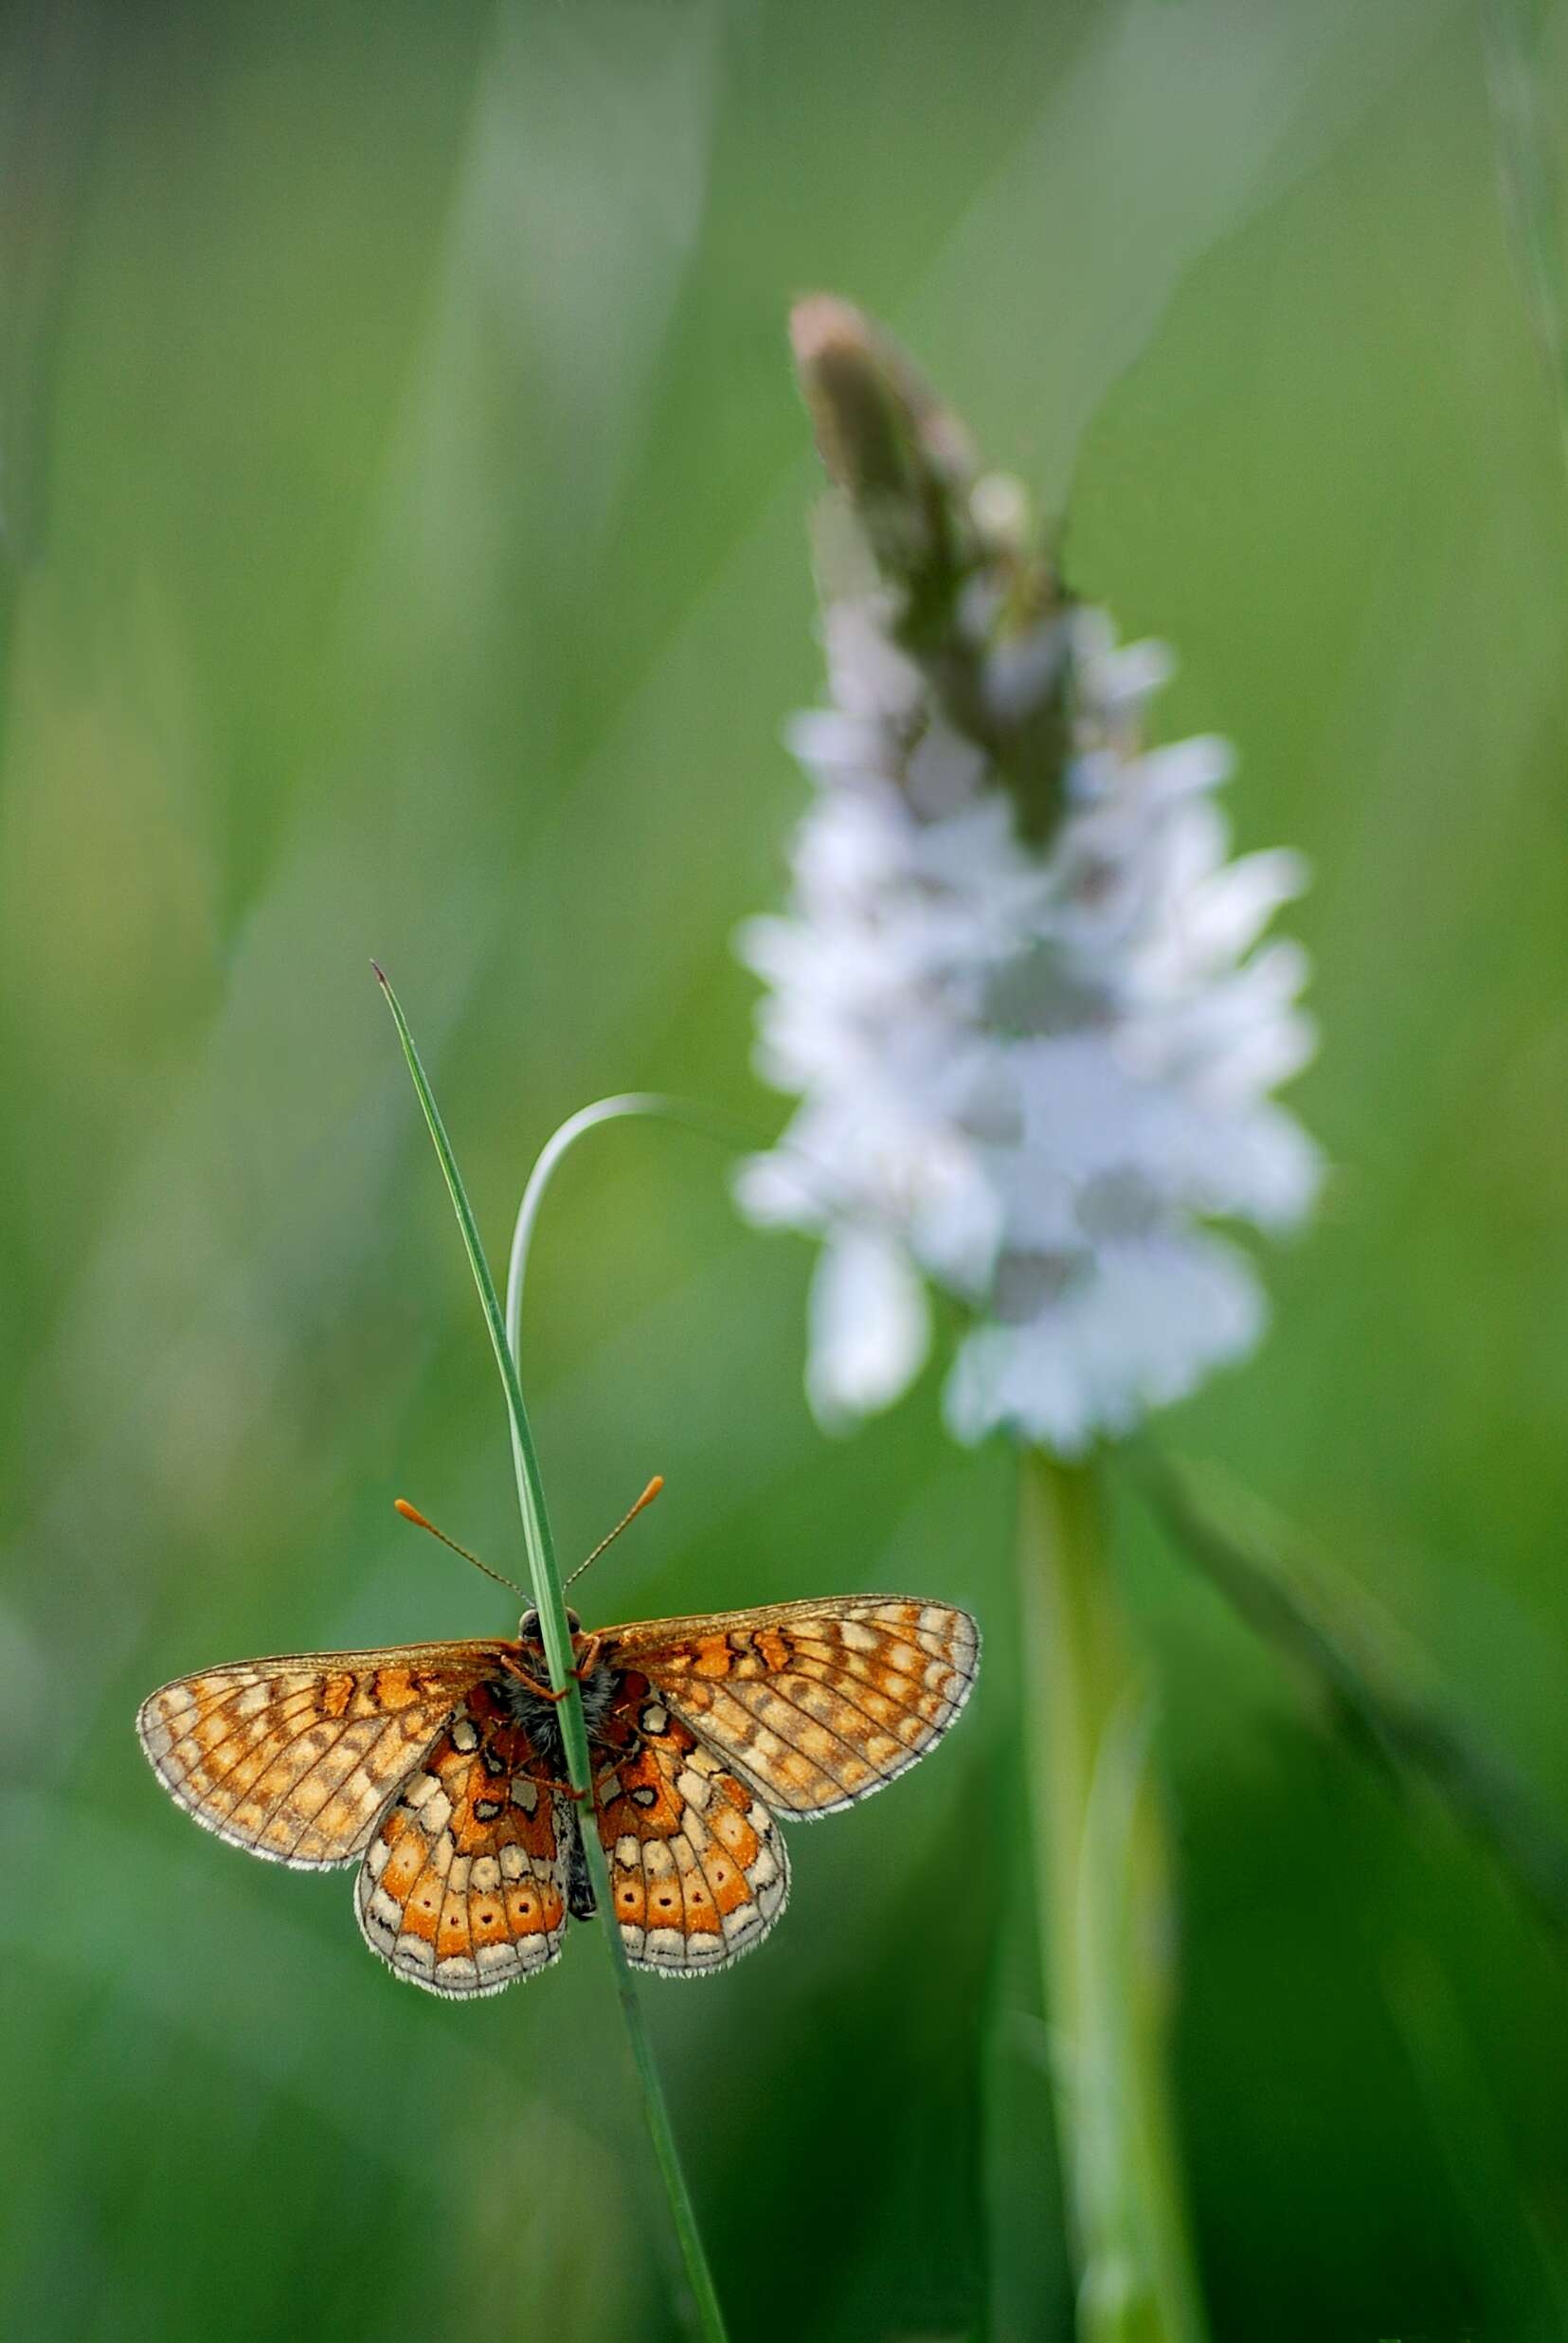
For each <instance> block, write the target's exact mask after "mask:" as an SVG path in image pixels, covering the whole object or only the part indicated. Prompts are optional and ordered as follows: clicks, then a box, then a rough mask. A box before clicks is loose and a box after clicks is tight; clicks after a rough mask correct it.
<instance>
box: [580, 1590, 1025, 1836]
mask: <svg viewBox="0 0 1568 2343" xmlns="http://www.w3.org/2000/svg"><path fill="white" fill-rule="evenodd" d="M604 1652H605V1657H606V1658H607V1659H609V1660H610V1661H612V1662H613V1663H615V1664H616V1665H618V1666H625V1665H626V1664H627V1663H628V1662H631V1663H634V1664H635V1665H636V1666H637V1667H639V1668H640V1669H642V1670H643V1671H644V1672H645V1673H646V1675H647V1676H648V1678H649V1680H650V1681H651V1682H652V1684H653V1685H655V1686H656V1687H657V1688H658V1691H660V1692H661V1693H662V1694H663V1695H664V1697H665V1699H666V1700H667V1701H668V1702H669V1704H670V1706H671V1707H672V1709H674V1711H675V1713H676V1716H677V1717H679V1718H681V1719H682V1720H683V1721H684V1722H685V1723H686V1724H688V1725H689V1726H690V1727H691V1729H692V1730H693V1731H694V1733H696V1734H697V1735H698V1736H699V1737H700V1738H701V1739H703V1740H705V1741H706V1742H707V1743H708V1744H709V1745H710V1747H712V1749H714V1750H715V1751H717V1752H718V1754H719V1755H720V1756H721V1757H724V1759H725V1760H726V1762H727V1763H728V1764H730V1766H732V1767H733V1769H734V1771H735V1772H736V1773H737V1774H738V1775H740V1776H741V1778H742V1779H743V1780H745V1781H747V1782H748V1783H749V1784H750V1786H751V1788H752V1789H753V1790H754V1791H755V1792H756V1793H757V1795H758V1796H759V1797H761V1798H764V1799H766V1802H767V1804H768V1805H769V1806H771V1807H775V1808H777V1809H778V1810H779V1811H780V1812H781V1813H784V1814H790V1815H796V1816H799V1817H800V1819H801V1820H802V1821H807V1820H812V1819H814V1818H815V1817H816V1816H817V1815H819V1814H833V1813H837V1812H838V1811H839V1809H840V1808H842V1807H846V1806H853V1805H854V1804H855V1802H856V1799H859V1798H866V1797H870V1795H871V1794H872V1793H873V1791H875V1790H881V1789H882V1788H884V1787H885V1785H886V1784H887V1783H889V1782H891V1781H895V1780H896V1779H897V1777H898V1775H900V1774H903V1773H906V1772H907V1771H908V1770H909V1768H910V1766H911V1765H913V1764H915V1763H916V1762H917V1761H918V1760H919V1759H920V1758H921V1757H924V1756H925V1755H926V1752H927V1751H928V1749H930V1748H931V1747H932V1746H933V1745H934V1744H935V1743H936V1742H937V1741H938V1740H940V1739H941V1738H942V1736H943V1734H944V1733H946V1730H947V1727H948V1726H949V1725H950V1724H951V1723H952V1721H953V1720H954V1718H955V1717H956V1716H957V1715H958V1713H959V1711H960V1709H961V1708H962V1707H963V1706H964V1702H965V1701H966V1700H967V1699H968V1697H969V1693H970V1689H971V1687H972V1686H973V1684H974V1681H975V1674H976V1670H977V1669H978V1667H979V1665H980V1631H979V1630H978V1628H977V1627H976V1625H975V1622H974V1620H973V1619H972V1618H971V1617H970V1616H969V1614H968V1613H967V1612H966V1611H957V1610H954V1609H953V1608H952V1607H951V1606H950V1605H948V1604H946V1603H927V1602H921V1601H919V1600H918V1599H916V1598H914V1597H911V1596H906V1595H847V1596H840V1597H838V1599H836V1600H828V1601H822V1602H800V1603H775V1604H771V1605H767V1606H766V1607H764V1608H761V1609H758V1610H753V1611H729V1612H712V1613H708V1614H707V1615H706V1616H699V1617H694V1618H689V1619H651V1620H649V1621H648V1622H647V1623H646V1624H645V1625H642V1626H639V1627H628V1628H617V1629H611V1630H610V1631H608V1633H607V1634H606V1635H605V1638H604Z"/></svg>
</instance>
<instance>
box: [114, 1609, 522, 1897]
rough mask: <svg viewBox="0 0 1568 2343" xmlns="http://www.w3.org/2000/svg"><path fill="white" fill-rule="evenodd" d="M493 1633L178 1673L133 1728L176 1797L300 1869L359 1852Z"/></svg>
mask: <svg viewBox="0 0 1568 2343" xmlns="http://www.w3.org/2000/svg"><path fill="white" fill-rule="evenodd" d="M495 1649H496V1647H495V1646H494V1645H493V1644H481V1643H472V1644H470V1643H451V1644H429V1645H423V1644H422V1645H411V1646H408V1647H406V1648H405V1649H387V1650H381V1651H337V1652H301V1653H298V1654H296V1655H295V1656H293V1657H289V1658H281V1659H270V1660H248V1661H243V1662H240V1663H238V1664H237V1665H235V1666H233V1667H213V1668H208V1669H207V1670H206V1671H205V1672H204V1673H203V1674H201V1675H196V1676H182V1677H180V1678H179V1679H177V1681H176V1682H174V1683H173V1684H167V1685H163V1686H162V1687H161V1689H160V1690H158V1691H156V1692H154V1693H153V1694H151V1695H150V1696H149V1698H148V1699H147V1700H145V1701H144V1702H143V1703H142V1705H141V1707H140V1709H139V1711H138V1712H137V1716H136V1731H137V1734H138V1736H139V1737H140V1740H141V1745H142V1747H143V1749H144V1750H145V1751H146V1753H147V1756H148V1757H149V1759H150V1761H151V1763H152V1766H153V1772H154V1773H155V1774H156V1775H157V1777H158V1779H159V1780H160V1781H161V1782H162V1784H163V1786H164V1788H165V1789H166V1790H167V1791H168V1792H169V1793H170V1795H171V1797H172V1798H173V1799H174V1801H175V1802H176V1804H177V1805H179V1806H182V1807H184V1809H185V1811H186V1812H187V1813H188V1814H189V1815H191V1816H192V1817H193V1818H194V1819H195V1820H196V1821H197V1822H199V1823H201V1824H202V1825H203V1827H204V1828H205V1829H208V1830H214V1831H216V1832H217V1834H218V1836H219V1837H220V1838H223V1839H226V1840H228V1842H229V1843H230V1845H231V1846H235V1847H244V1848H245V1849H247V1851H248V1852H249V1853H251V1854H254V1855H263V1856H265V1857H266V1858H267V1859H268V1860H269V1861H271V1862H274V1863H286V1864H292V1865H296V1866H297V1867H298V1868H300V1869H317V1868H325V1867H330V1866H332V1865H336V1864H344V1863H351V1862H352V1861H353V1860H354V1858H355V1856H356V1855H358V1854H359V1853H361V1851H362V1850H363V1849H364V1847H366V1845H367V1844H368V1843H369V1838H370V1834H371V1832H372V1830H373V1829H374V1828H375V1822H376V1817H377V1816H378V1814H379V1813H380V1812H381V1811H382V1809H383V1807H384V1806H385V1805H386V1803H387V1799H388V1798H389V1797H390V1795H391V1794H392V1792H393V1790H394V1789H395V1788H396V1786H397V1784H398V1782H399V1781H400V1779H401V1778H402V1777H403V1775H405V1774H406V1773H407V1771H408V1769H409V1767H410V1766H411V1765H412V1764H413V1763H414V1762H415V1760H416V1759H417V1758H418V1757H419V1755H420V1753H421V1752H422V1750H424V1748H425V1747H427V1746H428V1744H429V1742H430V1740H431V1739H433V1737H434V1736H435V1734H436V1733H437V1732H439V1730H440V1729H441V1726H442V1723H443V1722H444V1721H445V1720H446V1719H447V1718H448V1717H449V1716H450V1715H451V1713H452V1710H453V1708H454V1706H455V1705H456V1703H458V1702H459V1701H460V1699H461V1698H462V1696H463V1694H464V1693H465V1692H466V1691H467V1690H468V1688H469V1686H470V1685H473V1684H474V1683H475V1682H476V1681H477V1680H478V1678H479V1677H480V1676H481V1675H483V1674H484V1673H486V1672H487V1671H488V1670H489V1669H490V1668H491V1667H493V1666H494V1665H495V1660H494V1654H495Z"/></svg>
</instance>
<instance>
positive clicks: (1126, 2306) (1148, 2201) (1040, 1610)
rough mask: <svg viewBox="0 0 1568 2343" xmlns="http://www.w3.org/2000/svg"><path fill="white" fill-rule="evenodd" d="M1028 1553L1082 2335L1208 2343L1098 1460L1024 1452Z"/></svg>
mask: <svg viewBox="0 0 1568 2343" xmlns="http://www.w3.org/2000/svg"><path fill="white" fill-rule="evenodd" d="M1021 1472H1022V1486H1021V1491H1020V1509H1019V1537H1018V1569H1019V1582H1020V1583H1019V1592H1020V1601H1021V1610H1022V1620H1023V1668H1024V1709H1025V1725H1026V1734H1027V1739H1028V1745H1029V1757H1030V1764H1029V1779H1030V1785H1031V1795H1032V1801H1033V1811H1034V1835H1035V1846H1036V1866H1035V1867H1036V1893H1037V1895H1038V1899H1039V1934H1040V1943H1041V1947H1042V1950H1043V1952H1044V1954H1045V1956H1046V1962H1047V1971H1048V2007H1049V2009H1050V2010H1051V2015H1052V2022H1053V2031H1054V2036H1055V2039H1056V2042H1057V2045H1058V2058H1057V2062H1056V2064H1057V2074H1056V2094H1057V2110H1058V2125H1059V2129H1060V2133H1061V2142H1062V2162H1063V2166H1064V2168H1065V2170H1066V2172H1067V2173H1068V2175H1069V2195H1070V2199H1071V2205H1070V2211H1071V2216H1072V2229H1073V2235H1074V2244H1075V2247H1076V2255H1077V2262H1078V2269H1079V2278H1080V2282H1079V2292H1078V2334H1079V2337H1080V2343H1203V2339H1204V2337H1205V2334H1206V2326H1205V2320H1204V2316H1203V2310H1202V2304H1201V2297H1200V2293H1199V2285H1198V2280H1197V2277H1196V2274H1195V2270H1194V2265H1193V2259H1192V2250H1191V2245H1190V2242H1189V2239H1188V2234H1187V2221H1186V2213H1185V2208H1184V2206H1183V2203H1182V2196H1181V2182H1180V2177H1179V2170H1180V2167H1179V2159H1178V2156H1177V2152H1176V2146H1175V2137H1174V2127H1173V2123H1172V2116H1171V2108H1170V2100H1169V2090H1168V2083H1167V2078H1166V2067H1165V2051H1166V2032H1167V2023H1168V2016H1169V2002H1170V1982H1171V1976H1170V1962H1171V1933H1170V1923H1169V1913H1168V1892H1167V1866H1166V1857H1165V1845H1164V1832H1163V1823H1162V1814H1161V1811H1160V1806H1159V1801H1158V1797H1157V1794H1156V1790H1155V1785H1154V1782H1153V1780H1152V1777H1151V1775H1150V1771H1149V1767H1148V1762H1147V1742H1148V1726H1149V1715H1150V1707H1151V1703H1150V1700H1149V1695H1148V1691H1147V1687H1146V1685H1145V1682H1144V1674H1143V1671H1142V1669H1141V1668H1140V1667H1139V1666H1138V1665H1137V1663H1136V1662H1135V1661H1134V1659H1133V1657H1132V1655H1131V1653H1130V1650H1129V1648H1128V1644H1127V1640H1126V1631H1125V1629H1124V1625H1123V1620H1122V1616H1121V1611H1120V1605H1119V1602H1118V1598H1117V1595H1116V1591H1115V1588H1114V1585H1113V1583H1112V1580H1111V1577H1110V1575H1109V1568H1108V1556H1107V1552H1106V1538H1105V1527H1104V1520H1103V1514H1102V1505H1101V1492H1100V1488H1099V1484H1098V1476H1097V1474H1096V1471H1095V1469H1094V1468H1093V1467H1092V1466H1072V1465H1064V1464H1059V1463H1057V1462H1056V1461H1055V1460H1054V1459H1053V1458H1051V1457H1049V1456H1046V1455H1044V1454H1042V1453H1040V1452H1039V1451H1033V1450H1031V1451H1025V1453H1024V1455H1023V1458H1022V1464H1021Z"/></svg>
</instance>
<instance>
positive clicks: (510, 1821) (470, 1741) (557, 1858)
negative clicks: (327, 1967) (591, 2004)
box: [354, 1685, 577, 1997]
mask: <svg viewBox="0 0 1568 2343" xmlns="http://www.w3.org/2000/svg"><path fill="white" fill-rule="evenodd" d="M576 1833H577V1820H576V1815H575V1812H574V1811H573V1809H572V1806H571V1803H570V1801H569V1800H568V1797H567V1795H566V1793H565V1792H564V1790H563V1789H562V1787H561V1785H560V1783H559V1781H558V1780H556V1779H554V1778H552V1775H551V1772H550V1768H549V1767H548V1766H547V1764H546V1763H545V1762H544V1760H543V1759H542V1758H541V1757H539V1756H538V1754H537V1752H536V1751H535V1750H534V1748H533V1746H532V1743H531V1741H530V1740H529V1738H528V1736H527V1735H526V1733H525V1732H524V1731H523V1729H522V1727H521V1726H520V1725H519V1724H518V1722H517V1721H516V1719H515V1717H514V1715H512V1714H511V1713H510V1712H509V1711H508V1709H507V1708H506V1706H505V1704H504V1703H502V1701H501V1700H500V1699H499V1698H498V1696H497V1693H496V1689H495V1688H494V1687H493V1686H491V1685H477V1686H476V1687H475V1688H474V1690H472V1691H471V1692H470V1693H469V1694H468V1695H467V1697H466V1698H465V1699H464V1700H463V1701H462V1702H461V1703H460V1704H459V1706H458V1708H457V1709H456V1710H455V1711H454V1713H453V1715H452V1717H451V1718H450V1720H449V1721H448V1722H447V1723H446V1724H445V1725H444V1727H443V1728H442V1731H441V1733H440V1734H439V1735H438V1737H437V1739H436V1740H435V1742H434V1744H433V1745H432V1747H431V1748H430V1749H429V1750H428V1751H427V1753H426V1754H425V1756H424V1758H423V1759H422V1760H421V1761H420V1762H419V1763H418V1764H417V1765H416V1766H415V1768H414V1769H413V1771H412V1772H411V1773H410V1774H409V1775H408V1777H407V1779H406V1781H405V1782H404V1784H403V1787H402V1789H401V1790H400V1791H399V1793H398V1794H397V1796H396V1797H395V1798H394V1799H393V1800H392V1802H391V1803H390V1805H388V1806H387V1810H386V1811H385V1813H384V1814H383V1816H382V1818H381V1822H380V1825H379V1827H378V1828H377V1829H376V1832H375V1835H374V1837H373V1838H372V1839H371V1841H370V1844H369V1847H368V1848H367V1850H366V1855H365V1861H364V1863H363V1865H361V1866H360V1873H359V1878H358V1881H357V1882H356V1883H355V1891H354V1895H355V1903H356V1906H357V1909H358V1912H359V1924H360V1927H361V1929H362V1930H363V1932H364V1936H365V1940H366V1942H367V1943H368V1944H369V1947H370V1949H371V1951H372V1952H375V1953H379V1954H380V1956H381V1957H382V1959H383V1960H384V1961H386V1962H387V1966H388V1967H389V1968H390V1969H392V1970H393V1971H394V1972H395V1973H396V1974H398V1975H399V1976H404V1977H407V1978H409V1979H410V1980H411V1981H412V1982H413V1983H414V1984H416V1985H423V1986H425V1987H426V1988H427V1989H428V1990H429V1991H430V1992H437V1993H446V1994H452V1995H455V1996H460V1997H466V1996H469V1995H473V1994H477V1993H496V1992H500V1990H501V1988H502V1987H503V1986H506V1985H510V1984H511V1983H512V1982H513V1980H514V1978H516V1977H525V1976H532V1974H534V1973H535V1971H537V1970H540V1969H544V1968H548V1966H549V1965H550V1962H551V1961H552V1960H554V1959H555V1957H556V1956H557V1955H558V1954H559V1952H560V1950H561V1940H562V1937H563V1936H564V1935H565V1933H566V1924H567V1913H568V1897H569V1896H570V1893H571V1873H572V1868H573V1862H572V1859H573V1854H574V1851H575V1848H576Z"/></svg>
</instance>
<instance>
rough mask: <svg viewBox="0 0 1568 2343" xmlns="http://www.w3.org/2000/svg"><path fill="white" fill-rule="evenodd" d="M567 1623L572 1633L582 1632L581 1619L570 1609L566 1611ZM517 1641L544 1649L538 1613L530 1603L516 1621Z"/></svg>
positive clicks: (578, 1633)
mask: <svg viewBox="0 0 1568 2343" xmlns="http://www.w3.org/2000/svg"><path fill="white" fill-rule="evenodd" d="M567 1625H568V1627H569V1628H570V1630H571V1631H572V1633H573V1634H574V1635H581V1633H582V1632H583V1622H582V1620H581V1619H580V1618H579V1617H578V1615H577V1613H576V1612H575V1611H572V1610H570V1609H568V1612H567ZM517 1641H518V1642H519V1643H520V1644H533V1645H534V1646H536V1647H537V1648H538V1649H541V1650H542V1649H544V1639H543V1637H542V1636H541V1635H540V1633H539V1613H538V1612H537V1611H536V1610H535V1609H534V1607H533V1605H532V1603H530V1605H529V1607H528V1609H527V1610H526V1611H525V1612H524V1613H523V1615H522V1617H521V1618H520V1619H519V1620H518V1622H517Z"/></svg>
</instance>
